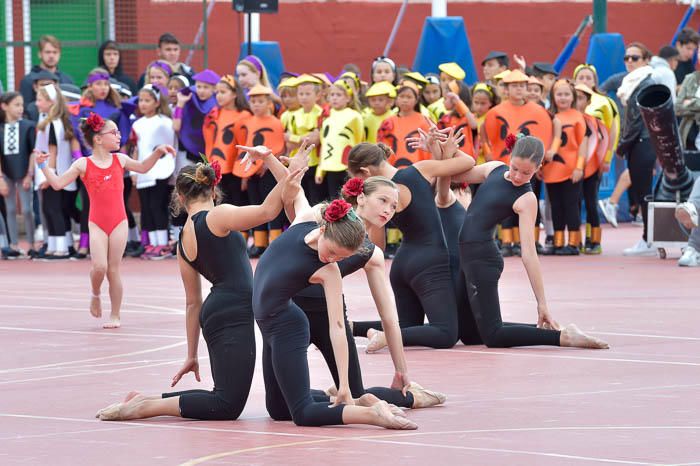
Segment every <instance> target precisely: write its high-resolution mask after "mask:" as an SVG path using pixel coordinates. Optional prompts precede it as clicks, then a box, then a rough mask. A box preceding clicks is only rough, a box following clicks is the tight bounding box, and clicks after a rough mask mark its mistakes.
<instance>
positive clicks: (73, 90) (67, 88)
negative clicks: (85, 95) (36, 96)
mask: <svg viewBox="0 0 700 466" xmlns="http://www.w3.org/2000/svg"><path fill="white" fill-rule="evenodd" d="M58 87H60V88H61V94H63V97H65V98H66V99H68V100H69V101H75V100H80V88H79V87H78V86H76V85H75V84H69V83H60V84H59V85H58Z"/></svg>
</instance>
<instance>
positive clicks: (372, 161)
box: [348, 142, 392, 173]
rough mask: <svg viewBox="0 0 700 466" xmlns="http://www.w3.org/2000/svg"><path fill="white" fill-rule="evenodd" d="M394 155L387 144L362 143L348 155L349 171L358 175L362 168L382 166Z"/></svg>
mask: <svg viewBox="0 0 700 466" xmlns="http://www.w3.org/2000/svg"><path fill="white" fill-rule="evenodd" d="M391 154H392V151H391V149H390V148H389V146H387V145H386V144H382V143H381V142H380V143H377V144H372V143H371V142H361V143H360V144H358V145H356V146H355V147H353V148H352V149H350V152H349V153H348V171H349V172H350V173H357V172H359V171H360V168H364V167H369V166H376V167H378V166H379V165H381V164H382V162H384V161H385V160H387V159H388V158H389V157H390V156H391Z"/></svg>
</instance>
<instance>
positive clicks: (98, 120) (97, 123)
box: [85, 113, 105, 133]
mask: <svg viewBox="0 0 700 466" xmlns="http://www.w3.org/2000/svg"><path fill="white" fill-rule="evenodd" d="M85 123H87V125H88V126H89V127H90V129H91V130H92V131H93V132H95V133H99V132H100V131H102V128H104V127H105V121H104V120H103V119H102V117H101V116H99V115H98V114H97V113H90V116H89V117H87V120H86V121H85Z"/></svg>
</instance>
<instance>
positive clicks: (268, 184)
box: [247, 170, 287, 231]
mask: <svg viewBox="0 0 700 466" xmlns="http://www.w3.org/2000/svg"><path fill="white" fill-rule="evenodd" d="M276 184H277V181H276V180H275V177H274V176H272V173H270V170H268V171H267V172H265V174H264V175H263V176H258V175H253V176H251V177H250V178H248V191H247V192H248V199H249V200H250V204H251V205H260V204H262V203H263V202H265V198H266V197H267V195H268V194H270V191H272V190H273V189H274V188H275V185H276ZM286 220H287V216H286V215H285V213H284V210H282V212H280V214H279V215H278V216H277V217H275V218H274V219H273V220H272V221H271V222H269V223H263V224H262V225H258V226H256V227H255V228H253V230H254V231H268V229H270V230H281V229H282V227H283V226H284V222H285V221H286Z"/></svg>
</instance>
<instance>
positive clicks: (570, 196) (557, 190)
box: [547, 180, 581, 232]
mask: <svg viewBox="0 0 700 466" xmlns="http://www.w3.org/2000/svg"><path fill="white" fill-rule="evenodd" d="M547 194H549V202H550V204H551V205H552V224H553V225H554V231H564V230H565V229H567V228H568V230H569V232H572V231H578V229H579V228H581V212H580V211H579V207H580V206H581V202H580V199H581V183H580V182H579V183H572V182H571V180H566V181H562V182H561V183H547Z"/></svg>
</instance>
